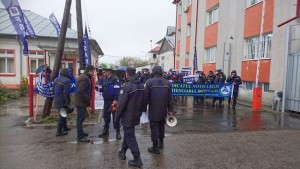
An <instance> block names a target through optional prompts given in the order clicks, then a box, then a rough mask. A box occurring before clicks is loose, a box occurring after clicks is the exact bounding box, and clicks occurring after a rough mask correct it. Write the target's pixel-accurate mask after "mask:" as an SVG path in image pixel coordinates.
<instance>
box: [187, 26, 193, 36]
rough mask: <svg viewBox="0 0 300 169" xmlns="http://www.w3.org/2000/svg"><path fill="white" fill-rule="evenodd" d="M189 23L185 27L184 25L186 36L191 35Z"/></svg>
mask: <svg viewBox="0 0 300 169" xmlns="http://www.w3.org/2000/svg"><path fill="white" fill-rule="evenodd" d="M191 29H192V28H191V25H187V27H186V36H187V37H188V36H191Z"/></svg>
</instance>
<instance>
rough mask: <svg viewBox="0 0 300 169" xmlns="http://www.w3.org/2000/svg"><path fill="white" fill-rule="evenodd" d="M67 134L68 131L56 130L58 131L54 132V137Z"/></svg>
mask: <svg viewBox="0 0 300 169" xmlns="http://www.w3.org/2000/svg"><path fill="white" fill-rule="evenodd" d="M67 134H68V132H65V131H58V132H56V137H59V136H65V135H67Z"/></svg>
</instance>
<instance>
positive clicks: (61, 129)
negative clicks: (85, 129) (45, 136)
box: [53, 68, 71, 136]
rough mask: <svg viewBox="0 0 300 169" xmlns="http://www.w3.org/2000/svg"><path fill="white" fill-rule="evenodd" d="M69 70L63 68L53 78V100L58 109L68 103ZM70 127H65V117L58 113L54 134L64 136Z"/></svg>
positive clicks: (69, 99) (69, 100) (69, 87)
mask: <svg viewBox="0 0 300 169" xmlns="http://www.w3.org/2000/svg"><path fill="white" fill-rule="evenodd" d="M70 78H71V77H70V70H69V69H67V68H64V69H62V70H61V71H60V73H59V76H58V77H57V78H56V79H55V80H54V83H53V89H54V101H55V107H56V108H57V109H58V112H59V111H60V109H62V108H65V107H67V106H69V105H70V102H71V98H70V89H71V83H70ZM70 130H71V129H70V128H68V127H67V118H66V117H62V116H61V115H60V113H58V123H57V132H56V136H64V135H67V134H68V131H70Z"/></svg>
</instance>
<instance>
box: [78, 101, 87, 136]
mask: <svg viewBox="0 0 300 169" xmlns="http://www.w3.org/2000/svg"><path fill="white" fill-rule="evenodd" d="M86 113H87V110H86V107H79V106H78V107H77V121H76V127H77V139H82V138H84V137H85V136H84V135H83V133H84V132H83V127H82V123H83V122H84V120H85V114H86Z"/></svg>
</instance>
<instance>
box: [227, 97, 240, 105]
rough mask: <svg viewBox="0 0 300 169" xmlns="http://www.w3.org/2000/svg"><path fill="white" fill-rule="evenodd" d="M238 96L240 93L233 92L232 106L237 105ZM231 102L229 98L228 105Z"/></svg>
mask: <svg viewBox="0 0 300 169" xmlns="http://www.w3.org/2000/svg"><path fill="white" fill-rule="evenodd" d="M237 98H238V94H233V97H232V99H233V103H232V106H233V107H235V106H236V101H237ZM230 104H231V98H229V99H228V105H230Z"/></svg>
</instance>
